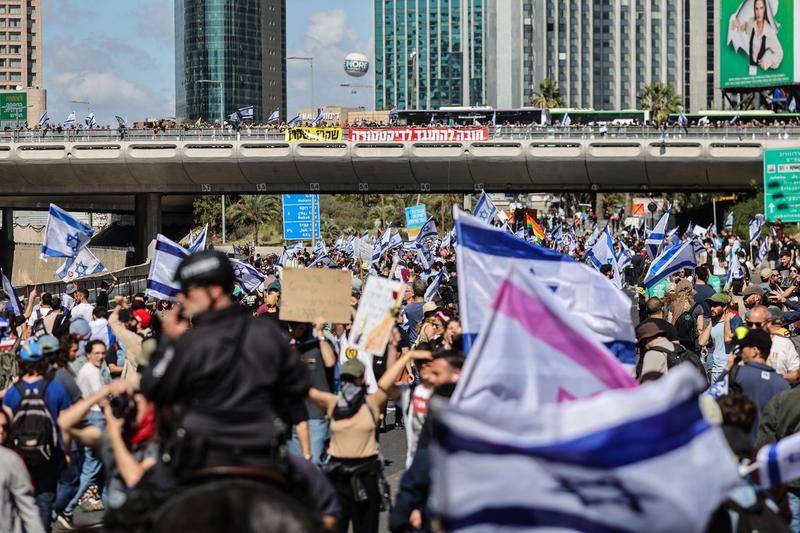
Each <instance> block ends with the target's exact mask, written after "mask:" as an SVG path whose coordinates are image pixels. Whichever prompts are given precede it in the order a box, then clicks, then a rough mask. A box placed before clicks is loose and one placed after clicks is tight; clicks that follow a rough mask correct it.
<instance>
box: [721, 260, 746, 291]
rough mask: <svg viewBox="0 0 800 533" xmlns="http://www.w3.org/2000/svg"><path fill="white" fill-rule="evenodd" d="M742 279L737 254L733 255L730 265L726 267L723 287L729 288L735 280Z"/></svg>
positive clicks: (742, 271)
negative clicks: (726, 274) (726, 271)
mask: <svg viewBox="0 0 800 533" xmlns="http://www.w3.org/2000/svg"><path fill="white" fill-rule="evenodd" d="M742 278H744V269H743V268H742V264H741V263H740V262H739V256H738V255H737V254H733V255H732V256H731V262H730V265H728V276H727V278H726V279H725V285H727V286H730V284H731V283H733V280H735V279H742Z"/></svg>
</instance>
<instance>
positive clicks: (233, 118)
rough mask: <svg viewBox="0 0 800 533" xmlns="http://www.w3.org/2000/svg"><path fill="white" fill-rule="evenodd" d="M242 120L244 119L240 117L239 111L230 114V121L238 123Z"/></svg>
mask: <svg viewBox="0 0 800 533" xmlns="http://www.w3.org/2000/svg"><path fill="white" fill-rule="evenodd" d="M241 121H242V119H241V118H240V117H239V113H238V112H237V113H231V114H230V115H228V122H236V123H238V122H241Z"/></svg>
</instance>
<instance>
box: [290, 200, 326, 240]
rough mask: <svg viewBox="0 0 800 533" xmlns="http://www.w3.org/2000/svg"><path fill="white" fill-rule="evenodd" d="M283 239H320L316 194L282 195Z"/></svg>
mask: <svg viewBox="0 0 800 533" xmlns="http://www.w3.org/2000/svg"><path fill="white" fill-rule="evenodd" d="M312 225H314V226H315V227H316V231H315V233H316V236H314V237H312V235H311V227H312ZM283 238H284V240H287V241H298V240H307V241H310V240H311V239H312V238H316V239H319V238H320V222H319V195H318V194H284V195H283Z"/></svg>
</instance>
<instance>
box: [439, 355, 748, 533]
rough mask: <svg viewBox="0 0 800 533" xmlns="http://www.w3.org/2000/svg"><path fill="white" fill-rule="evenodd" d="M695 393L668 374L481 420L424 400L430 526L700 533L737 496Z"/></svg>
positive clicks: (689, 377) (724, 451) (679, 370)
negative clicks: (429, 425)
mask: <svg viewBox="0 0 800 533" xmlns="http://www.w3.org/2000/svg"><path fill="white" fill-rule="evenodd" d="M469 364H470V359H467V365H469ZM506 368H508V369H509V372H508V374H507V379H509V380H516V378H517V376H518V372H514V370H516V369H515V368H514V367H513V365H511V366H506ZM463 383H464V376H463V375H462V377H461V380H460V381H459V387H461V386H462V384H463ZM703 389H705V383H704V382H703V380H702V379H701V378H700V377H699V376H698V375H697V372H696V371H695V370H694V369H692V368H689V367H688V366H687V365H679V366H678V367H676V368H675V369H673V370H670V372H669V374H667V375H666V376H665V377H664V378H662V379H661V380H659V381H657V382H655V383H648V384H647V386H643V387H638V388H635V389H621V390H608V391H605V392H603V393H602V394H600V395H598V396H595V397H592V398H585V399H583V400H581V401H576V402H565V403H551V404H543V405H541V406H540V408H539V409H538V410H537V411H536V415H535V416H530V415H529V413H528V412H525V413H520V414H519V415H517V416H514V414H515V413H514V412H513V411H511V410H508V411H509V416H505V417H502V418H500V419H499V420H497V419H496V417H495V418H492V419H488V416H484V415H482V414H475V413H466V412H464V410H462V409H461V408H460V407H459V406H458V405H453V404H448V403H446V402H444V401H440V400H438V399H434V401H433V404H432V406H433V408H434V409H435V410H436V414H437V416H436V417H435V418H434V427H433V433H434V438H435V441H434V444H433V446H432V448H431V459H432V465H433V468H432V477H431V483H432V485H431V498H430V500H429V507H430V510H431V514H432V515H433V516H437V517H439V518H440V519H441V521H442V527H443V530H444V531H454V532H458V531H511V530H513V531H538V530H539V529H540V528H541V529H542V530H547V531H556V530H558V531H567V530H569V531H595V532H638V531H647V532H648V533H673V532H676V531H681V532H687V533H701V532H703V531H705V528H706V524H707V522H708V520H709V518H710V517H711V515H712V513H713V512H714V511H715V509H717V507H718V506H719V504H720V503H722V502H723V501H724V500H725V498H726V497H727V494H728V491H730V490H731V489H732V488H733V487H735V486H737V485H738V484H739V475H738V464H737V461H736V458H735V456H734V455H733V454H732V453H731V452H730V449H729V447H728V445H727V442H726V440H725V437H724V435H723V434H722V431H721V429H719V428H718V427H716V426H714V425H712V424H710V423H709V422H707V421H706V420H705V418H704V417H703V413H702V411H701V409H700V406H699V402H698V394H700V392H702V391H703ZM503 407H504V403H503V400H502V399H500V400H498V401H496V402H494V403H491V404H487V405H484V409H485V410H486V411H487V412H489V413H491V412H495V411H498V410H501V409H502V408H503ZM487 419H488V420H487ZM708 450H717V451H718V452H719V453H708ZM698 472H702V475H698ZM531 480H535V482H533V483H532V482H531Z"/></svg>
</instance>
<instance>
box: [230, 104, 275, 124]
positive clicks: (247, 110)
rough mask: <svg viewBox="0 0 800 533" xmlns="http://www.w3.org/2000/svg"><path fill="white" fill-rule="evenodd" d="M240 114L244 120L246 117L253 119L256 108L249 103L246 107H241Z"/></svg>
mask: <svg viewBox="0 0 800 533" xmlns="http://www.w3.org/2000/svg"><path fill="white" fill-rule="evenodd" d="M274 114H275V113H273V115H274ZM239 116H240V117H242V120H244V119H251V120H252V118H253V117H254V116H255V110H254V108H253V106H251V105H247V106H244V107H240V108H239ZM270 118H271V117H270Z"/></svg>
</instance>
